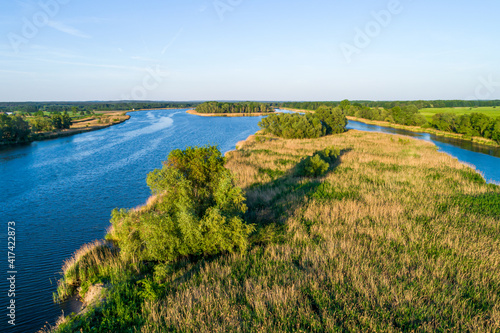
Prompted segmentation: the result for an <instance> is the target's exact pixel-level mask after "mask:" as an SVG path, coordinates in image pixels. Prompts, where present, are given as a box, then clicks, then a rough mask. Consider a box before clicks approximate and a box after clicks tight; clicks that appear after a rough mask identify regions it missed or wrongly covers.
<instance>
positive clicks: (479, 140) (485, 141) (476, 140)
mask: <svg viewBox="0 0 500 333" xmlns="http://www.w3.org/2000/svg"><path fill="white" fill-rule="evenodd" d="M347 119H348V120H352V121H357V122H360V123H364V124H368V125H375V126H382V127H391V128H396V129H402V130H406V131H409V132H414V133H429V134H433V135H436V136H442V137H447V138H452V139H457V140H463V141H467V142H472V143H477V144H480V145H485V146H489V147H495V148H500V145H499V144H497V143H496V142H495V141H493V140H490V139H486V138H482V137H476V136H474V137H471V138H468V137H466V136H465V135H464V134H458V133H452V132H443V131H439V130H437V129H434V128H425V127H420V126H408V125H400V124H393V123H390V122H387V121H379V120H369V119H364V118H357V117H351V116H347Z"/></svg>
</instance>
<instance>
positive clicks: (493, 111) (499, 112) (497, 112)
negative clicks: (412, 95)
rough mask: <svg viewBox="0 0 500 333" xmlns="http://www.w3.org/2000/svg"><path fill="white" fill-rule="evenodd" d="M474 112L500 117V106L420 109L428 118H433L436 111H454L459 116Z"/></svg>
mask: <svg viewBox="0 0 500 333" xmlns="http://www.w3.org/2000/svg"><path fill="white" fill-rule="evenodd" d="M473 112H476V113H483V114H485V115H487V116H488V117H493V118H496V117H500V107H477V108H471V107H458V108H426V109H420V113H421V114H422V115H424V116H425V117H426V118H427V120H429V121H430V120H431V119H432V116H434V115H435V114H436V113H454V114H456V115H458V116H460V115H463V114H471V113H473Z"/></svg>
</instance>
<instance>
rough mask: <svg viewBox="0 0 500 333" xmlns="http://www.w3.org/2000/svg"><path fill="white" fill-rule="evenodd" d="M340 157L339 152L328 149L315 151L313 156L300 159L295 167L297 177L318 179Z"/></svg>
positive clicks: (335, 149) (334, 149)
mask: <svg viewBox="0 0 500 333" xmlns="http://www.w3.org/2000/svg"><path fill="white" fill-rule="evenodd" d="M339 156H340V151H339V150H338V149H337V148H334V147H328V148H325V149H323V150H320V151H317V152H315V153H314V154H313V156H309V157H306V158H305V159H302V160H301V161H300V163H299V165H298V166H297V175H298V176H302V177H319V176H321V175H323V174H325V173H326V172H327V171H328V169H330V167H331V165H332V164H333V163H334V162H335V161H336V160H337V158H338V157H339Z"/></svg>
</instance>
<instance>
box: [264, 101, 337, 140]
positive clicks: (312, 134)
mask: <svg viewBox="0 0 500 333" xmlns="http://www.w3.org/2000/svg"><path fill="white" fill-rule="evenodd" d="M346 125H347V118H346V116H345V114H344V112H343V111H342V109H340V108H338V107H337V108H332V107H328V106H321V107H320V108H318V110H317V111H316V112H315V113H313V114H310V113H308V114H305V115H301V114H289V113H282V114H273V115H270V116H268V117H266V118H264V119H262V120H261V121H260V122H259V126H260V127H261V128H262V129H264V130H266V131H267V132H269V133H271V134H274V135H276V136H279V137H282V138H287V139H303V138H319V137H321V136H324V135H328V134H336V133H342V132H344V131H345V127H346Z"/></svg>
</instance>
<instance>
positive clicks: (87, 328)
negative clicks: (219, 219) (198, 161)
mask: <svg viewBox="0 0 500 333" xmlns="http://www.w3.org/2000/svg"><path fill="white" fill-rule="evenodd" d="M332 147H333V148H332ZM325 156H326V157H327V158H328V161H327V162H325V160H323V162H321V161H320V159H322V158H325ZM178 158H179V157H178ZM315 159H316V160H317V161H318V163H320V164H319V165H320V166H321V168H320V169H316V170H319V171H320V172H305V173H304V172H303V170H306V169H304V165H306V164H307V163H308V161H309V162H312V161H313V160H315ZM173 160H174V161H176V159H175V158H174V159H173ZM224 162H225V167H226V168H227V169H229V170H230V171H231V174H232V175H233V176H231V177H234V178H233V179H234V185H236V186H237V187H238V188H241V189H243V192H242V194H243V195H244V196H245V198H246V207H247V208H248V209H245V207H243V206H238V207H240V208H242V207H243V209H240V210H239V213H238V214H239V215H238V214H237V216H241V217H242V218H243V219H244V221H245V224H246V225H248V228H247V227H245V228H243V229H241V228H242V226H241V224H238V225H239V227H238V228H236V229H234V230H235V232H236V230H245V231H244V232H243V234H241V233H239V234H238V235H240V236H241V237H246V236H244V235H245V234H247V233H248V232H250V231H251V230H253V231H251V233H250V234H249V236H248V239H247V240H246V241H245V242H244V243H245V246H244V247H241V248H240V249H239V250H236V251H226V250H223V251H221V252H220V251H216V252H211V253H207V254H205V255H185V256H181V257H179V259H177V260H175V261H169V262H168V263H164V262H161V261H158V260H156V259H157V258H149V259H147V258H146V257H144V258H146V259H147V260H146V259H143V260H135V261H134V260H132V259H131V258H130V257H128V258H127V256H123V255H121V254H120V249H119V248H117V247H116V246H114V245H113V242H110V241H109V242H108V241H100V242H96V243H94V244H90V245H87V246H86V247H84V248H82V249H81V250H80V251H79V252H78V253H77V254H76V255H75V257H74V258H72V259H71V260H70V261H68V262H67V263H66V266H65V269H64V271H65V273H66V275H65V277H64V278H63V280H62V282H61V283H60V287H61V285H62V287H61V288H60V291H63V290H69V289H68V288H65V286H64V285H65V284H66V287H67V286H68V285H70V284H71V285H73V286H74V287H78V290H79V293H80V294H81V295H83V296H84V297H85V299H86V300H87V308H86V309H85V310H84V311H83V312H82V313H80V314H78V315H75V316H68V317H66V318H62V319H61V320H60V322H59V325H58V327H56V328H54V329H53V331H54V332H75V331H82V332H139V331H140V332H166V331H173V332H181V331H182V332H193V331H200V332H283V331H289V332H291V331H302V332H305V331H308V332H334V331H363V332H372V331H387V332H391V331H424V332H434V331H475V332H476V331H483V332H493V331H497V330H498V329H499V327H500V188H499V187H498V186H496V185H491V184H486V182H485V181H484V179H483V178H482V177H481V176H480V175H479V174H478V173H476V172H475V171H474V170H473V169H471V168H470V167H468V166H466V165H463V164H461V163H459V162H458V160H457V159H455V158H452V157H450V156H449V155H446V154H444V153H439V152H437V149H436V147H435V146H434V145H432V144H431V143H428V142H424V141H419V140H414V139H409V138H405V137H401V136H393V135H386V134H379V133H365V132H358V131H354V130H350V131H347V132H345V133H342V134H337V135H327V136H323V137H319V138H315V139H283V138H278V137H275V136H272V135H263V134H261V133H258V134H256V135H254V136H251V137H249V138H248V139H247V140H246V141H244V142H241V143H239V144H238V149H237V150H236V151H232V152H229V153H228V154H227V155H226V159H225V161H224ZM217 168H219V167H217ZM218 170H219V169H218ZM220 170H222V169H220ZM157 172H160V171H157ZM221 172H222V173H221V175H225V176H224V177H229V176H228V174H227V173H226V172H225V171H221ZM151 177H153V180H154V181H155V182H157V181H158V179H159V178H156V176H151ZM149 178H150V177H148V182H149V180H150V179H149ZM225 179H226V178H225ZM227 179H228V180H227V181H228V183H227V184H228V186H229V184H230V181H229V179H230V178H227ZM231 191H232V190H231ZM228 193H229V192H228ZM231 193H232V192H231ZM234 193H235V195H236V197H235V198H238V196H239V194H238V193H239V192H238V191H237V190H236V192H234ZM159 196H160V197H161V194H159V193H156V194H155V196H153V197H152V198H151V199H150V200H149V201H148V203H147V205H146V206H144V207H142V208H137V209H136V210H134V211H133V212H131V213H130V214H133V215H132V217H133V219H135V221H140V218H141V217H142V216H143V215H141V212H148V214H153V215H151V216H154V214H155V213H154V212H155V208H154V207H157V205H158V200H161V199H160V198H159ZM221 200H223V201H224V202H226V201H225V199H221ZM238 200H239V199H236V201H237V202H238V204H237V205H240V204H241V202H240V201H238ZM236 201H235V202H236ZM245 211H246V213H244V215H241V213H242V212H245ZM115 214H116V213H115ZM134 214H135V215H134ZM123 216H125V215H123ZM172 216H173V215H172ZM235 216H236V215H235ZM138 219H139V220H138ZM238 219H240V217H238ZM114 221H115V222H114V223H113V226H114V228H115V227H116V217H114ZM124 221H125V220H124ZM131 221H132V220H131ZM238 221H240V222H237V223H241V220H238ZM132 223H135V222H132ZM141 223H142V222H141ZM131 225H132V226H133V224H131ZM142 232H146V231H142ZM110 234H113V231H112V230H111V231H110ZM129 235H132V234H129ZM233 235H236V234H234V233H233ZM240 236H238V237H236V238H235V239H238V240H239V241H238V242H241V241H242V240H243V238H241V237H240ZM137 237H140V236H139V234H138V236H137ZM148 244H149V243H148ZM172 246H173V245H172ZM143 249H144V248H143ZM121 251H123V249H122V250H121ZM125 251H126V252H127V251H128V252H127V253H129V254H130V253H133V251H132V252H131V250H130V249H129V248H127V249H126V250H125ZM75 272H77V273H78V272H79V273H78V274H77V273H75ZM63 296H64V293H60V294H59V297H63Z"/></svg>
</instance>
